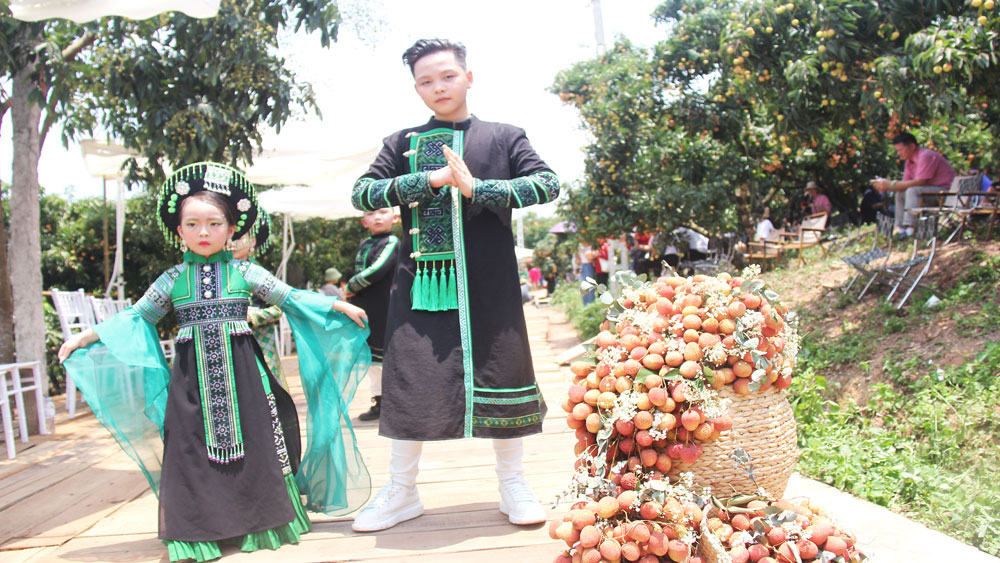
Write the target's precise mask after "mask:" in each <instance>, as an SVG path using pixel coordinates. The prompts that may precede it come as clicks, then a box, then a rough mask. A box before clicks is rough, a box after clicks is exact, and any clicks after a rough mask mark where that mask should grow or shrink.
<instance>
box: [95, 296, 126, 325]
mask: <svg viewBox="0 0 1000 563" xmlns="http://www.w3.org/2000/svg"><path fill="white" fill-rule="evenodd" d="M87 299H88V300H90V305H91V307H92V308H93V310H94V320H95V321H96V322H98V323H103V322H104V321H106V320H108V319H110V318H111V317H113V316H115V315H117V314H118V313H120V312H122V311H124V310H125V309H127V308H129V307H131V306H132V300H131V299H109V298H103V297H88V298H87Z"/></svg>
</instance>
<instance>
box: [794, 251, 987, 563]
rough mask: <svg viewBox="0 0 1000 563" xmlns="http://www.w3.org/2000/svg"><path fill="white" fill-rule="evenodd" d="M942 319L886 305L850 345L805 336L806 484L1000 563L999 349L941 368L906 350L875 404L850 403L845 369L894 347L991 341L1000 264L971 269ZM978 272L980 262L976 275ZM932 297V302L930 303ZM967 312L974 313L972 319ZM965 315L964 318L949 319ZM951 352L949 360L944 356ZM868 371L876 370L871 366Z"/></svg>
mask: <svg viewBox="0 0 1000 563" xmlns="http://www.w3.org/2000/svg"><path fill="white" fill-rule="evenodd" d="M973 258H976V260H971V261H969V262H972V263H973V264H975V265H973V266H971V267H968V268H967V269H966V271H965V273H964V275H962V276H961V278H960V279H959V281H958V282H957V283H956V284H955V285H954V286H953V287H951V288H948V289H947V290H940V289H939V290H938V291H937V292H936V293H937V294H938V295H942V294H943V298H942V302H941V304H939V305H938V306H936V307H934V308H927V307H925V306H924V303H925V301H926V296H924V298H923V299H919V298H918V299H916V300H915V301H914V305H913V306H912V307H911V308H910V310H909V314H908V316H906V317H901V316H899V315H897V314H896V313H895V310H894V309H893V308H892V307H890V306H886V305H879V306H877V307H874V308H873V309H872V310H871V311H870V313H869V314H867V315H865V316H864V318H863V319H862V320H861V321H860V322H856V323H854V324H851V323H844V324H845V326H843V327H842V328H843V330H842V331H841V333H840V335H839V336H837V337H835V338H828V337H825V336H824V332H823V330H821V329H819V328H817V329H815V330H812V331H809V332H805V334H804V336H803V342H802V351H801V353H800V355H799V364H798V368H797V369H798V370H799V374H800V375H799V377H797V379H796V381H795V383H794V385H793V387H792V389H791V390H790V398H791V400H792V404H793V408H794V410H795V414H796V421H797V422H798V425H799V445H800V447H801V450H802V456H801V458H800V460H799V464H798V470H799V472H800V473H802V474H804V475H807V476H809V477H811V478H814V479H817V480H820V481H823V482H825V483H828V484H830V485H833V486H835V487H837V488H840V489H842V490H845V491H848V492H850V493H852V494H854V495H856V496H859V497H861V498H864V499H867V500H869V501H871V502H874V503H877V504H880V505H882V506H886V507H888V508H890V509H892V510H894V511H897V512H900V513H903V514H905V515H907V516H908V517H910V518H913V519H915V520H917V521H919V522H922V523H924V524H925V525H927V526H929V527H931V528H934V529H937V530H940V531H942V532H944V533H946V534H948V535H950V536H952V537H955V538H957V539H960V540H962V541H964V542H966V543H968V544H970V545H972V546H975V547H977V548H979V549H981V550H983V551H985V552H987V553H990V554H993V555H1000V510H998V509H1000V493H998V490H997V487H996V483H995V477H994V475H995V474H996V468H997V467H998V466H1000V449H998V448H997V447H996V439H997V438H998V437H1000V409H998V408H997V407H996V404H997V397H998V396H1000V343H998V342H995V341H984V342H983V343H982V348H981V351H980V352H979V353H978V354H977V355H975V357H974V358H972V359H971V360H970V361H967V362H964V363H959V364H957V365H952V366H948V367H940V366H939V364H940V363H941V362H935V359H934V358H933V357H931V358H921V357H919V356H915V355H913V354H912V353H908V352H907V350H906V349H903V350H898V351H897V350H893V351H890V352H887V353H886V354H885V355H884V358H885V359H884V361H883V363H882V365H881V373H882V378H881V381H879V382H877V383H874V384H872V385H871V386H870V388H869V389H868V390H867V391H868V397H869V398H868V401H867V402H866V403H865V404H858V403H856V402H855V401H854V400H850V399H841V398H840V396H841V391H842V390H841V389H840V388H839V385H838V384H837V381H836V375H837V373H836V370H837V366H842V365H844V364H845V363H847V362H861V363H862V364H863V362H864V360H861V358H870V357H871V356H872V354H871V352H872V350H873V349H874V347H876V346H882V345H883V342H884V340H885V338H886V335H891V334H901V335H903V336H906V337H908V338H913V339H919V338H926V332H927V329H928V328H929V327H934V326H936V325H939V324H940V323H941V322H943V321H947V320H951V321H954V326H955V330H956V333H957V334H959V335H966V336H969V337H971V338H973V339H975V338H979V337H981V335H982V334H984V333H985V332H987V330H988V328H989V327H992V326H993V325H994V324H995V322H996V319H997V317H996V314H997V312H998V309H1000V307H998V297H997V290H996V288H997V287H998V284H1000V257H994V258H992V259H982V260H978V258H980V257H975V256H974V257H973ZM976 262H979V263H978V264H976ZM927 295H929V293H928V294H927ZM969 305H975V307H973V308H972V309H971V312H969V311H970V309H969ZM846 306H847V304H846V303H843V304H842V303H834V304H833V305H832V306H828V307H825V308H824V307H818V308H816V309H815V310H813V311H811V312H810V313H806V314H805V315H804V317H803V324H804V325H809V326H816V327H822V326H823V325H825V324H826V323H829V322H831V321H833V320H836V319H837V317H838V315H839V314H840V313H841V311H842V310H843V309H844V308H845V307H846ZM957 309H961V310H963V311H966V312H965V313H963V314H955V313H951V312H949V311H954V310H957ZM945 352H946V351H945ZM862 368H863V369H865V368H867V369H870V366H864V365H862Z"/></svg>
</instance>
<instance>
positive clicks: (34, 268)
mask: <svg viewBox="0 0 1000 563" xmlns="http://www.w3.org/2000/svg"><path fill="white" fill-rule="evenodd" d="M33 39H37V38H36V37H29V38H26V40H25V41H21V42H20V43H21V44H27V42H29V41H32V40H33ZM34 75H35V65H34V64H33V63H29V64H27V65H25V67H24V68H22V69H21V70H20V71H19V72H17V73H16V74H15V75H14V78H13V81H12V91H13V95H12V98H13V101H14V104H13V107H12V112H13V122H14V171H13V182H12V185H11V201H10V248H11V251H12V253H13V254H16V256H17V260H13V261H12V262H11V263H10V279H11V286H12V289H13V293H14V319H15V324H14V339H15V341H14V342H15V349H16V350H17V360H18V361H20V362H26V361H34V360H38V361H41V363H42V370H43V372H44V371H45V317H44V310H43V307H42V245H41V231H40V225H39V222H40V220H39V213H40V211H39V195H40V194H39V189H38V157H39V153H40V151H41V138H40V136H39V133H38V126H39V122H40V120H41V108H40V107H39V106H38V104H37V103H35V102H31V101H29V94H30V93H31V91H32V90H34V89H35V88H36V86H35V82H36V81H35V76H34ZM42 380H43V381H48V377H46V376H43V378H42ZM46 394H47V387H46ZM28 395H30V394H28ZM31 398H32V399H31V402H32V403H34V396H33V395H31ZM25 399H28V397H27V396H26V397H25ZM26 402H27V401H26ZM26 408H27V411H28V413H32V412H35V411H34V409H35V405H34V404H32V405H30V406H28V405H26ZM28 422H29V424H31V426H32V428H33V430H34V431H35V432H37V431H38V428H37V425H38V424H37V420H36V417H33V416H28Z"/></svg>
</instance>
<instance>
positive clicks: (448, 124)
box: [428, 115, 476, 131]
mask: <svg viewBox="0 0 1000 563" xmlns="http://www.w3.org/2000/svg"><path fill="white" fill-rule="evenodd" d="M474 119H476V116H475V115H473V116H470V117H469V118H468V119H466V120H465V121H441V120H440V119H438V118H436V117H432V118H431V120H430V122H429V123H428V125H430V126H431V129H436V128H438V127H445V128H448V129H458V130H460V131H465V130H467V129H468V128H469V126H470V125H472V121H473V120H474Z"/></svg>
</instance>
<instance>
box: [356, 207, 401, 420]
mask: <svg viewBox="0 0 1000 563" xmlns="http://www.w3.org/2000/svg"><path fill="white" fill-rule="evenodd" d="M397 221H399V215H398V214H396V208H395V207H383V208H381V209H375V210H374V211H366V212H365V214H364V215H363V216H362V217H361V224H362V225H364V227H365V228H366V229H368V232H369V233H371V236H370V237H368V238H366V239H365V240H363V241H361V244H360V245H359V246H358V252H357V254H356V255H355V257H354V270H355V271H356V272H357V273H356V274H354V275H353V276H351V279H350V281H348V282H347V291H348V292H349V293H350V294H351V303H353V304H354V305H357V306H358V307H361V308H362V309H364V310H365V312H366V313H368V328H369V330H370V331H371V332H370V333H369V334H368V347H369V348H371V350H372V363H371V366H370V367H369V368H368V383H369V386H370V389H371V393H372V406H371V408H370V409H368V410H367V411H366V412H363V413H361V414H360V415H358V420H360V421H362V422H368V421H371V420H378V418H379V416H380V415H381V413H382V355H383V349H384V347H385V327H386V324H387V322H386V321H387V320H388V317H389V291H390V290H391V289H392V277H393V272H395V270H396V248H397V247H398V246H399V239H398V238H396V235H394V234H392V226H393V225H394V224H395V223H396V222H397Z"/></svg>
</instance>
